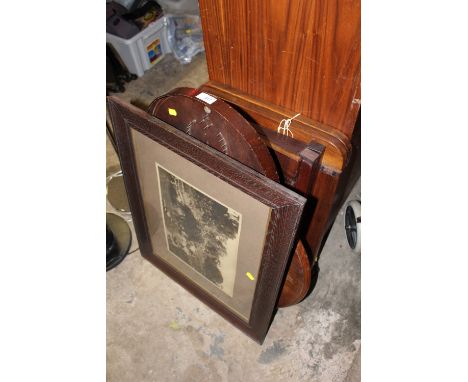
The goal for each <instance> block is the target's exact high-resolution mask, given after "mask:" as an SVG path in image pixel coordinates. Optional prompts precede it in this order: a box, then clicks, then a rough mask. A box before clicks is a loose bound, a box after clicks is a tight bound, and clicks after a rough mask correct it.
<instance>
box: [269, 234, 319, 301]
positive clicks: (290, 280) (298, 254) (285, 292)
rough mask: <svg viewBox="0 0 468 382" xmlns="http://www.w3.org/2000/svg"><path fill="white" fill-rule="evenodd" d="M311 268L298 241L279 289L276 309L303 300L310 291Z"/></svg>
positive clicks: (302, 246)
mask: <svg viewBox="0 0 468 382" xmlns="http://www.w3.org/2000/svg"><path fill="white" fill-rule="evenodd" d="M312 266H313V264H311V263H310V260H309V257H308V255H307V252H306V250H305V248H304V245H303V244H302V242H301V241H298V243H297V246H296V249H295V251H294V256H293V257H292V260H291V264H290V265H289V269H288V272H287V274H286V279H285V281H284V284H283V287H282V289H281V294H280V298H279V300H278V304H277V306H278V308H285V307H287V306H291V305H295V304H297V303H299V302H301V301H302V300H303V298H304V297H305V296H306V295H307V292H308V291H309V289H310V283H311V279H312Z"/></svg>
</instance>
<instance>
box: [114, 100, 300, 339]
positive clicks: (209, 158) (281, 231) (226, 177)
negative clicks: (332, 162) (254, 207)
mask: <svg viewBox="0 0 468 382" xmlns="http://www.w3.org/2000/svg"><path fill="white" fill-rule="evenodd" d="M108 105H109V111H110V115H111V119H112V124H113V126H114V130H115V136H116V141H117V146H118V149H119V153H120V155H121V157H120V159H121V165H122V171H123V174H124V181H125V187H126V190H127V195H128V200H129V204H130V209H131V212H132V218H133V221H134V224H135V229H136V232H137V238H138V242H139V246H140V250H141V253H142V255H143V256H144V257H145V258H146V259H147V260H149V261H150V262H151V263H153V264H154V265H155V266H157V267H158V268H159V269H161V270H162V271H163V272H165V273H166V274H167V275H168V276H169V277H171V278H173V279H174V280H175V281H176V282H178V283H179V284H180V285H181V286H183V287H184V288H186V289H187V290H188V291H189V292H191V293H192V294H193V295H195V296H196V297H198V298H199V299H200V300H202V301H203V302H204V303H205V304H207V305H208V306H209V307H211V308H212V309H213V310H215V311H216V312H218V313H219V314H220V315H222V316H223V317H224V318H225V319H226V320H228V321H229V322H231V323H232V324H233V325H235V326H236V327H238V328H239V329H241V330H242V331H243V332H244V333H246V334H247V335H249V336H250V337H251V338H253V339H254V340H255V341H257V342H259V343H262V342H263V340H264V338H265V336H266V333H267V331H268V328H269V325H270V322H271V319H272V317H273V313H274V309H275V305H276V302H277V299H278V296H279V292H280V288H281V285H282V280H283V278H284V274H285V271H286V266H287V262H288V258H289V254H290V253H291V250H292V246H293V244H294V241H295V236H296V232H297V230H298V227H299V222H300V217H301V214H302V210H303V208H304V204H305V202H306V200H305V199H304V198H303V197H301V196H299V195H297V194H296V193H294V192H292V191H290V190H288V189H286V188H285V187H283V186H281V185H280V184H278V183H276V182H274V181H272V180H271V179H268V178H266V177H264V176H262V175H261V174H259V173H257V172H256V171H254V170H252V169H250V168H248V167H247V166H244V165H243V164H241V163H239V162H237V161H235V160H233V159H231V158H229V157H228V156H226V155H224V154H222V153H220V152H218V151H217V150H215V149H213V148H211V147H209V146H207V145H205V144H203V143H201V142H199V141H198V140H196V139H195V138H193V137H190V136H189V135H187V134H185V133H184V132H181V131H179V130H178V129H176V128H174V127H172V126H170V125H168V124H167V123H165V122H163V121H161V120H159V119H157V118H155V117H152V116H150V115H149V114H147V113H146V112H144V111H142V110H140V109H138V108H136V107H135V106H132V105H130V104H127V103H125V102H124V101H121V100H119V99H118V98H117V97H108ZM131 129H135V130H136V131H138V132H140V133H142V134H144V135H145V136H147V137H148V138H150V139H152V140H154V141H155V142H157V143H159V144H161V145H163V146H165V147H166V148H168V149H170V150H171V151H173V152H174V153H176V154H177V155H180V156H181V157H183V158H185V159H187V160H190V161H191V162H193V163H196V164H197V166H199V167H201V168H203V169H204V170H206V171H208V172H210V173H211V174H213V175H215V176H216V177H218V178H220V179H221V180H222V181H225V182H227V183H229V184H231V185H232V186H234V187H236V188H238V189H239V190H241V191H242V192H245V193H246V194H248V195H250V196H252V197H253V198H255V199H256V200H258V201H259V202H261V203H263V204H265V205H267V206H269V207H270V208H271V215H270V217H271V219H270V222H269V225H268V229H267V233H266V239H265V245H264V249H263V254H262V259H261V264H260V269H259V272H258V275H257V284H256V288H255V294H254V299H253V304H252V310H251V315H250V319H249V321H248V323H246V322H245V321H244V320H243V319H241V318H240V317H239V316H237V315H236V314H235V313H233V312H232V311H231V310H230V309H229V308H228V307H227V306H226V305H224V304H222V303H221V302H219V300H217V299H216V298H214V297H213V296H212V295H210V294H209V293H207V292H206V291H205V290H203V289H201V288H200V287H199V286H198V285H197V284H195V283H194V282H193V281H192V280H190V279H189V278H187V277H186V276H185V275H184V274H182V273H180V272H178V271H177V270H176V269H175V268H173V267H172V266H170V265H169V264H168V263H166V262H165V261H164V260H162V259H161V258H160V257H158V256H154V250H153V248H152V244H151V240H150V237H149V233H148V232H149V231H148V223H147V219H146V211H145V209H144V204H143V199H142V193H141V190H140V186H139V178H138V176H139V175H138V172H137V171H136V167H135V161H136V158H135V152H134V149H133V143H132V139H131V135H130V130H131Z"/></svg>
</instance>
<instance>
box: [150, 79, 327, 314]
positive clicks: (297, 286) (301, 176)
mask: <svg viewBox="0 0 468 382" xmlns="http://www.w3.org/2000/svg"><path fill="white" fill-rule="evenodd" d="M199 93H200V91H199V90H196V89H192V88H177V89H174V90H172V91H171V92H169V93H167V94H165V95H163V96H161V97H158V98H156V99H155V100H154V101H153V102H152V103H151V105H150V106H149V107H148V113H149V114H151V115H153V116H155V117H157V118H158V119H161V120H163V121H164V122H167V123H169V124H171V125H172V126H174V127H176V128H177V129H179V130H181V131H184V132H185V133H187V134H189V135H191V136H193V137H195V138H197V139H199V140H200V141H202V142H203V143H206V144H208V145H210V146H211V147H213V148H214V149H216V150H218V151H220V152H223V153H224V154H226V155H228V156H230V157H231V158H233V159H236V160H238V161H239V162H241V163H243V164H245V165H246V166H248V167H250V168H252V169H254V170H256V171H258V172H260V173H261V174H264V175H265V176H267V177H269V178H271V179H273V180H275V181H277V182H278V181H279V177H278V174H277V171H276V167H275V163H274V162H273V159H272V157H271V155H270V153H269V152H268V149H267V146H266V144H265V143H264V141H263V140H262V138H261V137H263V139H264V140H265V141H266V142H268V143H269V144H270V146H273V147H276V149H277V150H279V151H278V152H276V151H273V155H275V157H276V159H277V161H278V163H279V164H280V167H281V170H282V171H281V174H282V178H283V180H284V183H285V184H287V185H289V186H293V187H292V188H293V189H294V190H295V191H299V193H300V194H302V195H303V196H306V197H307V195H308V194H309V193H310V188H311V186H312V183H313V180H314V179H315V176H313V175H312V173H313V172H314V171H315V172H316V169H317V166H316V165H315V164H316V163H318V162H319V161H318V160H317V159H318V158H319V156H320V154H321V147H318V148H317V150H318V153H317V152H314V151H312V150H310V148H309V147H308V146H307V145H304V144H303V143H302V142H298V141H295V140H292V139H290V138H288V137H286V136H283V135H280V134H277V133H273V132H271V130H265V131H262V132H261V133H262V134H259V133H257V131H256V130H255V129H254V128H253V127H252V126H251V125H250V123H249V122H247V121H246V120H245V119H244V118H243V117H242V116H241V115H240V114H239V113H238V112H236V111H235V110H234V109H233V108H231V107H230V106H229V105H228V104H227V103H226V102H224V101H223V100H220V99H219V100H217V101H216V102H214V103H213V104H207V103H206V102H203V101H202V100H200V99H198V98H196V95H197V94H199ZM311 262H312V264H311ZM313 264H314V259H313V256H312V255H310V256H309V255H308V253H307V251H306V249H305V248H304V246H303V244H302V243H301V242H300V241H299V242H298V244H297V246H296V249H295V251H294V255H293V257H292V259H291V262H290V264H289V268H288V273H287V277H286V278H285V281H284V286H283V288H282V291H281V297H280V300H279V306H280V307H284V306H288V305H293V304H295V303H298V302H299V301H301V300H302V299H303V298H304V296H305V295H306V293H307V291H308V290H309V288H310V282H311V268H312V266H313Z"/></svg>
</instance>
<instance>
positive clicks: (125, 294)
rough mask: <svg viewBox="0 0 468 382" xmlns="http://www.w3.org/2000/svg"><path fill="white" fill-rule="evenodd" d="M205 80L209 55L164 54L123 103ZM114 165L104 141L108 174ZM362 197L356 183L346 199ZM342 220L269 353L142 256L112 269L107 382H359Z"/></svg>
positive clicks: (270, 338) (354, 265) (354, 307)
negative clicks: (181, 60) (185, 58)
mask: <svg viewBox="0 0 468 382" xmlns="http://www.w3.org/2000/svg"><path fill="white" fill-rule="evenodd" d="M207 79H208V75H207V70H206V61H205V57H204V55H199V56H198V57H196V58H195V60H194V61H193V62H192V63H191V64H189V65H187V66H182V65H180V64H178V63H177V61H175V60H174V59H173V58H172V56H166V57H165V58H164V60H163V61H162V62H160V63H159V64H157V65H156V66H155V67H154V68H152V69H151V70H150V71H148V72H146V73H145V75H144V76H143V77H142V78H139V79H138V80H135V81H133V82H131V83H130V84H128V85H127V90H126V92H125V93H122V94H119V95H118V96H119V97H122V98H123V99H126V100H127V101H132V102H135V103H136V104H138V105H148V104H149V103H150V102H151V101H152V99H153V98H154V97H156V96H158V95H160V94H163V93H165V92H167V91H169V90H171V89H173V88H174V87H178V86H190V87H198V86H199V85H200V84H202V83H203V82H205V81H207ZM117 168H118V160H117V157H116V155H115V153H114V151H113V149H112V146H111V145H110V144H109V142H108V144H107V171H108V173H111V172H113V171H115V170H116V169H117ZM357 198H359V199H360V182H358V183H357V184H356V186H355V187H354V189H353V191H352V192H351V195H350V197H349V199H357ZM111 209H112V208H111V206H110V205H108V210H111ZM342 219H343V211H340V214H339V216H338V218H337V220H336V222H335V224H334V226H333V229H332V231H331V233H330V235H329V237H328V240H327V242H326V244H325V247H324V249H323V251H322V255H321V260H320V273H319V278H318V282H317V285H316V287H315V289H314V290H313V292H312V293H311V294H310V295H309V296H308V297H307V298H306V299H305V300H304V301H303V302H302V303H300V304H298V305H295V306H292V307H289V308H285V309H280V310H279V311H278V313H277V314H276V316H275V318H274V321H273V323H272V325H271V328H270V331H269V333H268V335H267V337H266V339H265V342H264V344H263V346H259V345H258V344H257V343H255V342H254V341H252V340H250V339H249V338H248V337H247V336H245V335H244V334H243V333H242V332H240V331H239V330H237V329H235V328H234V327H233V326H231V325H230V324H229V323H228V322H226V321H225V320H224V319H223V318H221V317H220V316H218V315H217V314H216V313H215V312H213V311H211V310H210V309H208V308H207V307H206V306H205V305H204V304H203V303H202V302H200V301H199V300H197V299H196V298H194V297H192V295H190V294H189V293H188V292H186V291H185V290H184V289H183V288H181V287H180V286H179V285H177V284H176V283H175V282H173V281H172V280H171V279H169V278H168V277H167V276H165V275H164V274H163V273H162V272H160V271H159V270H158V269H157V268H155V267H154V266H152V265H151V264H150V263H149V262H147V261H146V260H144V259H143V258H142V257H141V256H140V254H139V252H138V250H136V251H135V252H134V253H132V254H130V255H129V256H127V258H126V259H125V260H124V261H123V263H121V264H120V265H119V266H118V267H117V268H115V269H113V270H111V271H109V272H107V380H108V381H119V382H126V381H128V382H130V381H131V382H139V381H141V382H146V381H148V382H149V381H177V382H178V381H181V382H189V381H215V382H218V381H248V380H256V381H334V382H335V381H336V382H342V381H343V382H356V381H360V355H361V339H360V338H361V337H360V334H361V297H360V275H361V259H360V256H359V255H357V254H354V253H352V252H351V251H350V250H349V248H348V245H347V242H346V238H345V234H344V229H343V226H342ZM132 248H137V244H136V243H135V244H134V246H133V247H132Z"/></svg>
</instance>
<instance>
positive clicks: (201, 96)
mask: <svg viewBox="0 0 468 382" xmlns="http://www.w3.org/2000/svg"><path fill="white" fill-rule="evenodd" d="M196 98H198V99H201V100H202V101H204V102H206V103H207V104H208V105H211V104H212V103H213V102H215V101H216V100H217V98H215V97H213V96H211V95H209V94H206V93H200V94H198V95H197V96H196Z"/></svg>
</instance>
